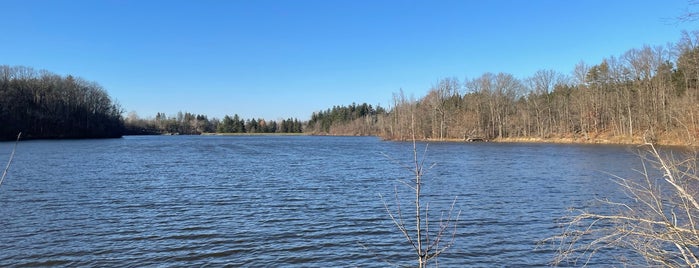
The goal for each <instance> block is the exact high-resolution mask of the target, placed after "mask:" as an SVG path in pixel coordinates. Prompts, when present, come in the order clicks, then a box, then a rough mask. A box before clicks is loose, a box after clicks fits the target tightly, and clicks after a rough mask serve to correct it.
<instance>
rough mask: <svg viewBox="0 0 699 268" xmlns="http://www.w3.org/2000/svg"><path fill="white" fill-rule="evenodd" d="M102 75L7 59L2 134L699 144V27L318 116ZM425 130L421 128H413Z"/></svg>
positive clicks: (0, 84) (0, 73)
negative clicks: (210, 109) (594, 58)
mask: <svg viewBox="0 0 699 268" xmlns="http://www.w3.org/2000/svg"><path fill="white" fill-rule="evenodd" d="M123 114H124V112H123V109H122V108H121V107H120V106H119V105H118V104H116V103H115V102H114V101H112V100H111V98H110V97H109V95H108V94H107V92H106V91H105V90H104V89H103V88H102V87H101V86H100V85H99V84H97V83H95V82H90V81H87V80H84V79H82V78H77V77H73V76H71V75H68V76H65V77H64V76H60V75H56V74H53V73H51V72H48V71H35V70H34V69H32V68H29V67H22V66H16V67H11V66H0V139H3V140H10V139H14V138H16V136H17V133H18V132H22V133H24V134H23V136H24V137H26V138H102V137H121V136H122V135H130V134H201V133H306V134H311V135H376V136H380V137H382V138H384V139H392V140H406V139H412V137H413V133H414V135H415V138H417V139H424V140H495V141H508V140H514V141H530V140H533V141H558V142H581V143H642V142H655V143H660V144H681V145H696V144H697V140H696V138H697V137H698V136H699V32H683V34H682V38H681V39H680V40H679V41H678V42H677V43H675V44H668V45H667V46H643V47H641V48H635V49H631V50H628V51H627V52H625V53H623V54H622V55H620V56H611V57H608V58H605V59H602V61H601V62H599V63H597V64H595V65H588V64H586V63H584V62H580V63H578V64H577V65H576V66H574V67H573V70H572V71H571V73H570V74H563V73H559V72H556V71H553V70H540V71H537V72H536V73H534V74H533V75H532V76H531V77H527V78H523V79H520V78H516V77H514V76H513V75H511V74H508V73H484V74H482V75H480V76H478V77H475V78H471V79H465V80H464V81H461V80H459V79H458V78H456V77H447V78H443V79H441V80H439V81H438V82H436V83H435V84H434V85H433V86H432V87H431V88H430V89H429V90H428V92H427V94H426V95H425V96H423V97H420V98H415V97H414V96H406V95H405V94H404V93H403V91H402V90H400V91H399V92H397V93H394V94H393V99H392V103H391V105H390V107H388V108H384V107H381V106H378V105H377V106H372V105H370V104H366V103H362V104H355V103H353V104H350V105H346V106H334V107H332V108H329V109H327V110H325V111H318V112H315V113H313V114H312V115H311V116H310V120H308V121H305V122H303V121H300V120H298V119H296V118H289V119H284V120H279V121H273V120H265V119H262V118H252V119H244V118H240V117H239V116H238V115H237V114H235V115H233V116H225V117H224V118H222V119H218V118H209V117H208V116H206V115H199V114H192V113H189V112H185V113H183V112H180V113H178V114H177V115H173V116H168V115H165V114H164V113H158V114H156V115H155V117H154V118H148V119H142V118H139V117H138V116H137V115H136V114H135V113H131V114H129V115H127V116H125V117H124V116H123ZM413 130H414V132H413Z"/></svg>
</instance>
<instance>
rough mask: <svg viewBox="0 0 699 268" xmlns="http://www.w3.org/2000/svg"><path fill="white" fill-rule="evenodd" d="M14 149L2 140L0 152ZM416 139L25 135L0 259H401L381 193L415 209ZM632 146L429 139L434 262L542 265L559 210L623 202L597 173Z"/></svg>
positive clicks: (213, 262) (621, 159)
mask: <svg viewBox="0 0 699 268" xmlns="http://www.w3.org/2000/svg"><path fill="white" fill-rule="evenodd" d="M12 145H13V144H12V143H0V161H2V162H0V163H6V161H7V157H8V156H9V152H10V151H11V147H12ZM419 147H420V148H421V150H422V148H424V144H420V145H419ZM411 150H412V144H411V143H402V142H385V141H380V140H379V139H377V138H372V137H307V136H226V137H221V136H174V137H173V136H170V137H163V136H142V137H141V136H132V137H125V138H122V139H110V140H63V141H25V142H21V143H20V144H19V146H18V151H17V155H16V157H15V160H14V163H13V165H12V167H11V172H10V174H9V176H8V178H7V179H6V180H5V182H4V183H3V184H2V187H0V266H3V267H6V266H92V267H97V266H102V267H104V266H137V267H142V266H164V267H169V266H173V267H174V266H213V267H218V266H232V267H239V266H247V267H279V266H282V267H289V266H299V267H365V266H368V267H385V266H391V265H412V264H413V263H414V260H415V259H416V258H415V257H414V255H413V252H412V251H411V250H412V248H411V246H410V245H409V244H407V242H406V241H405V240H404V238H403V237H402V235H401V234H400V233H399V232H398V231H397V229H396V228H395V226H393V223H392V222H391V220H390V218H389V217H388V215H387V213H386V211H385V209H384V205H383V203H382V201H381V198H380V195H383V196H384V198H385V200H387V202H388V203H389V204H390V206H391V208H393V209H395V205H394V203H395V202H394V200H393V196H394V189H396V187H397V189H398V190H399V192H400V194H399V196H400V197H401V198H404V203H403V206H402V208H403V209H404V210H407V209H409V208H412V204H411V203H410V201H411V200H409V198H410V194H409V192H407V190H408V189H407V188H405V187H404V186H403V185H402V184H401V183H400V182H399V180H408V179H410V178H411V174H410V172H409V171H408V170H407V169H405V168H404V167H403V165H406V164H408V165H409V164H410V161H411V157H412V151H411ZM632 152H633V150H629V147H628V146H600V145H557V144H496V143H469V144H464V143H434V144H430V145H429V147H428V151H427V161H426V163H428V164H430V166H431V164H433V163H434V166H433V167H432V168H431V169H429V170H428V171H427V173H426V175H425V177H424V180H425V194H426V200H428V201H429V202H430V213H432V216H433V217H434V221H437V219H438V217H439V213H440V211H442V210H445V209H447V208H448V206H449V204H450V202H451V201H452V200H453V198H454V197H458V198H457V203H456V207H457V208H460V209H461V220H460V221H459V223H458V229H457V231H458V232H457V236H456V237H455V239H456V244H455V245H454V247H453V248H452V249H451V250H450V251H448V253H447V254H444V255H443V256H442V257H441V258H440V259H439V264H440V265H441V266H443V267H464V266H469V267H494V266H495V267H498V266H499V267H502V266H511V267H524V266H543V265H547V263H548V262H549V261H550V260H551V258H552V257H553V252H552V251H551V250H550V248H548V247H543V248H542V247H537V242H538V241H539V240H541V239H544V238H547V237H550V236H552V235H554V234H556V233H558V232H560V229H558V228H557V225H556V219H557V218H559V217H561V216H563V215H565V213H566V209H567V208H569V207H582V206H585V205H586V204H587V203H588V201H590V200H592V199H594V198H595V197H612V198H615V197H619V192H618V191H617V189H616V185H615V184H614V183H612V182H611V181H610V180H609V178H610V175H608V174H606V173H605V172H609V173H613V174H618V175H621V176H627V175H629V176H631V175H634V174H635V173H634V172H633V171H632V168H637V167H639V165H640V161H639V160H638V157H636V156H635V155H634V154H633V153H632ZM387 156H388V157H387ZM3 167H4V164H3ZM405 213H406V214H411V213H408V212H405ZM610 258H611V256H605V255H604V254H601V256H600V258H599V260H598V261H597V262H595V263H593V264H598V265H602V266H604V265H605V264H608V261H610Z"/></svg>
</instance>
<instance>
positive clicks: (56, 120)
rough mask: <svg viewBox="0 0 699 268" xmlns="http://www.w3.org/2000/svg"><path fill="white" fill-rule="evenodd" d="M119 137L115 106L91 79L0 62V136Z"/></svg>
mask: <svg viewBox="0 0 699 268" xmlns="http://www.w3.org/2000/svg"><path fill="white" fill-rule="evenodd" d="M19 132H22V137H23V138H28V139H36V138H107V137H121V135H122V133H123V120H122V117H121V108H120V107H119V106H118V105H117V104H115V103H114V102H112V100H111V98H110V97H109V95H108V94H107V92H106V91H105V90H104V89H103V88H102V87H101V86H100V85H99V84H97V83H95V82H90V81H86V80H84V79H82V78H78V77H73V76H71V75H68V76H65V77H63V76H60V75H57V74H53V73H50V72H48V71H43V70H42V71H35V70H34V69H32V68H29V67H23V66H15V67H11V66H7V65H0V139H2V140H8V139H14V138H16V137H17V134H18V133H19Z"/></svg>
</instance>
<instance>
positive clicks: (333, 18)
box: [0, 0, 697, 120]
mask: <svg viewBox="0 0 699 268" xmlns="http://www.w3.org/2000/svg"><path fill="white" fill-rule="evenodd" d="M688 8H689V9H692V8H693V6H690V5H689V3H688V2H687V1H685V0H667V1H645V0H635V1H633V0H631V1H611V0H605V1H598V0H585V1H572V0H571V1H568V0H529V1H524V0H522V1H519V0H512V1H467V0H463V1H384V0H351V1H350V0H313V1H307V0H293V1H284V0H274V1H269V0H255V1H252V0H250V1H247V0H228V1H226V0H217V1H208V0H202V1H177V0H164V1H155V0H89V1H79V0H65V1H58V0H56V1H50V0H18V1H16V0H0V17H1V18H2V22H3V26H2V29H3V30H2V31H1V32H0V64H6V65H23V66H28V67H33V68H35V69H46V70H48V71H51V72H54V73H58V74H61V75H68V74H72V75H75V76H80V77H83V78H85V79H87V80H91V81H95V82H98V83H99V84H101V85H102V86H103V87H104V88H105V89H106V90H107V91H108V92H109V94H110V95H111V96H112V98H114V99H116V100H117V101H118V102H119V103H121V105H122V106H123V108H124V109H125V110H126V111H127V112H131V111H136V112H137V113H138V114H139V115H140V116H141V117H153V116H154V115H155V113H157V112H164V113H166V114H169V115H174V114H176V113H177V112H178V111H188V112H192V113H198V114H207V115H209V116H210V117H219V118H221V117H223V116H224V115H226V114H230V115H232V114H234V113H237V114H239V115H241V116H242V117H244V118H258V117H259V118H265V119H281V118H288V117H297V118H299V119H301V120H307V119H308V118H309V117H310V115H311V113H312V112H314V111H319V110H324V109H327V108H330V107H332V106H333V105H346V104H350V103H352V102H356V103H362V102H367V103H370V104H374V105H375V104H381V105H382V106H389V105H390V101H391V96H392V94H393V93H394V92H398V90H399V89H403V90H404V91H405V92H406V93H407V94H413V95H414V96H416V97H421V96H423V95H425V93H426V92H427V91H428V90H429V88H430V86H432V85H434V84H436V83H437V82H438V81H439V79H441V78H444V77H456V78H459V79H460V80H461V81H463V80H465V79H467V78H474V77H477V76H480V75H481V74H483V73H484V72H495V73H497V72H506V73H511V74H513V75H514V76H516V77H518V78H526V77H528V76H531V75H532V74H533V73H534V72H536V71H537V70H540V69H553V70H557V71H559V72H562V73H565V74H569V73H570V72H571V71H572V70H573V67H574V66H575V64H577V63H578V62H580V61H584V62H585V63H587V64H598V63H599V62H601V60H602V59H603V58H605V57H609V56H619V55H621V54H622V53H624V52H626V51H627V50H629V49H631V48H638V47H641V46H642V45H644V44H647V45H653V46H655V45H666V44H668V43H670V42H673V43H674V42H677V41H678V40H679V38H680V36H681V31H682V30H694V28H696V26H697V24H696V23H695V22H691V23H677V22H676V21H675V20H674V18H675V17H677V16H678V15H680V14H682V13H683V12H684V11H685V10H686V9H688ZM694 8H696V6H694Z"/></svg>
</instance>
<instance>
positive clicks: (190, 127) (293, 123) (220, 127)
mask: <svg viewBox="0 0 699 268" xmlns="http://www.w3.org/2000/svg"><path fill="white" fill-rule="evenodd" d="M125 125H126V130H125V132H124V134H126V135H161V134H177V135H180V134H182V135H199V134H202V133H227V134H230V133H238V134H255V133H302V132H303V123H302V122H301V121H299V120H298V119H296V118H293V119H292V118H289V119H284V120H281V121H280V122H277V121H273V120H265V119H262V118H258V119H254V118H253V119H243V118H241V117H240V116H238V114H235V115H233V116H230V115H226V116H224V117H223V119H222V120H219V119H218V118H211V119H209V117H208V116H206V115H203V114H192V113H189V112H185V113H182V112H178V113H177V115H176V116H167V115H166V114H165V113H157V114H156V115H155V118H152V119H142V118H140V117H139V116H138V115H137V114H136V113H135V112H132V113H130V114H129V115H128V116H127V117H126V119H125Z"/></svg>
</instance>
